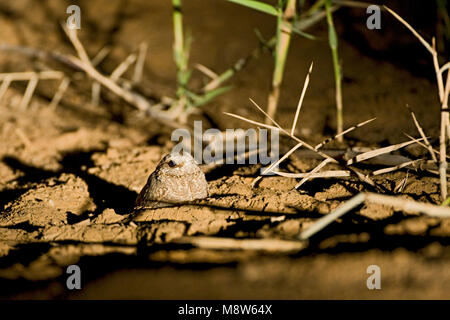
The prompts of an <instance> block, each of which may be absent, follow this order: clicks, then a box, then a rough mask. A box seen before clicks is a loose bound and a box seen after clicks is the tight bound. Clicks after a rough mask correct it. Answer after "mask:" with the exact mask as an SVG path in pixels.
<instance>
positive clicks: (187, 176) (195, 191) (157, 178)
mask: <svg viewBox="0 0 450 320" xmlns="http://www.w3.org/2000/svg"><path fill="white" fill-rule="evenodd" d="M207 196H208V183H207V182H206V179H205V174H204V173H203V172H202V170H201V169H200V168H199V166H198V165H197V163H196V162H195V160H194V158H192V156H191V155H190V154H189V153H182V154H181V153H169V154H167V155H166V156H164V157H163V158H162V159H161V161H160V162H159V163H158V165H157V167H156V169H155V171H153V173H152V174H151V175H150V176H149V177H148V180H147V184H146V185H145V186H144V188H143V189H142V191H141V193H140V194H139V196H138V197H137V199H136V203H135V208H136V209H145V208H161V207H167V206H170V205H171V204H176V203H183V202H189V201H192V200H197V199H204V198H206V197H207Z"/></svg>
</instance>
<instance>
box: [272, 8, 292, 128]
mask: <svg viewBox="0 0 450 320" xmlns="http://www.w3.org/2000/svg"><path fill="white" fill-rule="evenodd" d="M282 2H283V1H279V4H281V3H282ZM296 3H297V1H296V0H287V4H286V7H285V9H284V11H283V12H281V11H280V13H279V15H278V23H277V35H276V37H277V42H276V46H275V66H274V70H273V76H272V85H271V89H270V93H269V97H268V103H267V105H268V106H267V113H268V114H269V116H270V117H272V118H274V117H275V113H276V111H277V107H278V100H279V97H280V85H281V82H282V81H283V74H284V67H285V64H286V58H287V54H288V51H289V45H290V42H291V34H292V26H293V21H294V18H295V13H296ZM280 10H281V8H280ZM267 121H268V122H270V119H266V122H267Z"/></svg>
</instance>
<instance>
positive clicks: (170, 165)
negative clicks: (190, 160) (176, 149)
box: [168, 160, 177, 168]
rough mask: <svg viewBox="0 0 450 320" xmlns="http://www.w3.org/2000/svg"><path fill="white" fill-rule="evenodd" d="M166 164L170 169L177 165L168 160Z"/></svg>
mask: <svg viewBox="0 0 450 320" xmlns="http://www.w3.org/2000/svg"><path fill="white" fill-rule="evenodd" d="M168 164H169V167H171V168H173V167H175V166H176V165H177V164H176V163H175V162H174V161H173V160H170V161H169V162H168Z"/></svg>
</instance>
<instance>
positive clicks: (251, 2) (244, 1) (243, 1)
mask: <svg viewBox="0 0 450 320" xmlns="http://www.w3.org/2000/svg"><path fill="white" fill-rule="evenodd" d="M228 1H229V2H233V3H236V4H240V5H241V6H244V7H248V8H251V9H254V10H257V11H261V12H264V13H268V14H270V15H272V16H277V15H278V11H277V9H275V7H273V6H271V5H270V4H267V3H263V2H259V1H255V0H228Z"/></svg>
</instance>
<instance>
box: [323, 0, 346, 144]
mask: <svg viewBox="0 0 450 320" xmlns="http://www.w3.org/2000/svg"><path fill="white" fill-rule="evenodd" d="M325 10H326V13H327V23H328V40H329V44H330V48H331V54H332V57H333V67H334V80H335V89H336V120H337V134H340V133H342V130H343V127H344V118H343V115H342V109H343V103H342V71H341V66H340V64H339V54H338V39H337V34H336V29H335V28H334V23H333V14H332V10H331V0H326V1H325ZM339 141H341V142H342V141H343V137H342V136H341V137H339Z"/></svg>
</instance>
